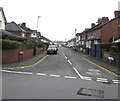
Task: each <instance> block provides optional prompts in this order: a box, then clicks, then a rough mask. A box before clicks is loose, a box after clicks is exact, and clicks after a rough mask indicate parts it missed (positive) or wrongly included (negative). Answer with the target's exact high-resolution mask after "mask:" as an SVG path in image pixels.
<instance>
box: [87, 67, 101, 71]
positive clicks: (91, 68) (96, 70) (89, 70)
mask: <svg viewBox="0 0 120 101" xmlns="http://www.w3.org/2000/svg"><path fill="white" fill-rule="evenodd" d="M88 71H91V72H93V71H94V72H101V71H100V70H98V69H93V68H91V69H88Z"/></svg>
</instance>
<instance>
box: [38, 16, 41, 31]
mask: <svg viewBox="0 0 120 101" xmlns="http://www.w3.org/2000/svg"><path fill="white" fill-rule="evenodd" d="M40 17H41V16H38V17H37V31H38V24H39V18H40Z"/></svg>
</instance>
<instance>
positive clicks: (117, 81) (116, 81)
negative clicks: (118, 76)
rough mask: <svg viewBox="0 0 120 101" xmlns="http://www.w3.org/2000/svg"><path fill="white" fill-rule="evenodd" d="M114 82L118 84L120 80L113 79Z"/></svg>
mask: <svg viewBox="0 0 120 101" xmlns="http://www.w3.org/2000/svg"><path fill="white" fill-rule="evenodd" d="M112 81H113V83H117V84H120V80H112Z"/></svg>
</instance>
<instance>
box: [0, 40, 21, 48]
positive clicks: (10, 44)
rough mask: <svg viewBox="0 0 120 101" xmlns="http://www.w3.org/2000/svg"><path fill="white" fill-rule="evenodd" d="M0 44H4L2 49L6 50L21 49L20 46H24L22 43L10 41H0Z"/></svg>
mask: <svg viewBox="0 0 120 101" xmlns="http://www.w3.org/2000/svg"><path fill="white" fill-rule="evenodd" d="M0 43H2V49H4V50H7V49H15V48H19V45H20V44H22V43H21V42H18V41H12V40H9V39H0Z"/></svg>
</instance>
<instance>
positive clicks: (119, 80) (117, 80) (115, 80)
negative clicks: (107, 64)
mask: <svg viewBox="0 0 120 101" xmlns="http://www.w3.org/2000/svg"><path fill="white" fill-rule="evenodd" d="M112 81H116V82H118V81H120V80H112Z"/></svg>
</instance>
